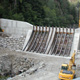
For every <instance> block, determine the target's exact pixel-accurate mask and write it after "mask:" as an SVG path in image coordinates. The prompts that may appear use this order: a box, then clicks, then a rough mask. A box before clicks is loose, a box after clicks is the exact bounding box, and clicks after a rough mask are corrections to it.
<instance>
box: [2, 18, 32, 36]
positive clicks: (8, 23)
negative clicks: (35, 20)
mask: <svg viewBox="0 0 80 80" xmlns="http://www.w3.org/2000/svg"><path fill="white" fill-rule="evenodd" d="M0 27H1V28H2V29H3V30H4V33H6V34H15V35H26V34H27V32H28V31H29V30H32V28H33V25H32V24H30V23H27V22H23V21H17V20H9V19H0Z"/></svg>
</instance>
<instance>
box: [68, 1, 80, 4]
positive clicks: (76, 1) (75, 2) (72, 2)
mask: <svg viewBox="0 0 80 80" xmlns="http://www.w3.org/2000/svg"><path fill="white" fill-rule="evenodd" d="M69 2H71V3H74V4H76V3H77V2H80V0H69Z"/></svg>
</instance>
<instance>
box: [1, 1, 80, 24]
mask: <svg viewBox="0 0 80 80" xmlns="http://www.w3.org/2000/svg"><path fill="white" fill-rule="evenodd" d="M77 15H78V13H77V10H76V7H75V6H74V5H70V3H69V2H68V0H0V18H8V19H14V20H21V21H27V22H29V23H32V24H33V25H44V26H69V25H73V24H78V17H77Z"/></svg>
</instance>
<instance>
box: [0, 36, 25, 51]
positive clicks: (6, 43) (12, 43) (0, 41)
mask: <svg viewBox="0 0 80 80" xmlns="http://www.w3.org/2000/svg"><path fill="white" fill-rule="evenodd" d="M24 41H25V36H14V35H13V36H10V37H8V36H7V37H3V36H0V47H3V48H8V49H10V50H22V48H23V44H24Z"/></svg>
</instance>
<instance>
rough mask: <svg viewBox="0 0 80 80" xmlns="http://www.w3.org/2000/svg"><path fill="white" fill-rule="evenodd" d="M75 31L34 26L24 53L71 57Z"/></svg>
mask: <svg viewBox="0 0 80 80" xmlns="http://www.w3.org/2000/svg"><path fill="white" fill-rule="evenodd" d="M74 33H75V29H72V28H57V27H40V26H36V27H35V26H33V31H32V34H31V37H30V39H29V41H28V43H27V45H26V46H25V48H24V51H29V52H36V53H43V54H50V55H59V56H69V55H70V51H71V47H72V41H73V38H74Z"/></svg>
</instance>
